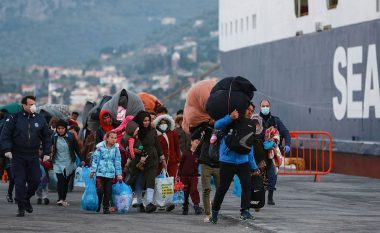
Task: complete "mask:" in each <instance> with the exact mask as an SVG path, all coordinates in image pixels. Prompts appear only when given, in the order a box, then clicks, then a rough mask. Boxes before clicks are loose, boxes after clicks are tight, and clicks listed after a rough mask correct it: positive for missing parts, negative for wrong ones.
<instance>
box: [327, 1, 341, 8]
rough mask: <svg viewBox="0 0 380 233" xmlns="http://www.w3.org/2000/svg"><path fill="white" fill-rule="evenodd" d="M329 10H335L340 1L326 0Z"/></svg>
mask: <svg viewBox="0 0 380 233" xmlns="http://www.w3.org/2000/svg"><path fill="white" fill-rule="evenodd" d="M326 2H327V9H329V10H330V9H335V8H336V7H337V6H338V0H326Z"/></svg>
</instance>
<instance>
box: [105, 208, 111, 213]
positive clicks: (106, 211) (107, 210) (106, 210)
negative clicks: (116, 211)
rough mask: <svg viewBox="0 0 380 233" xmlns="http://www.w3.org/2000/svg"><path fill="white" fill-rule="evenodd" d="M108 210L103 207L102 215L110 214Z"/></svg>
mask: <svg viewBox="0 0 380 233" xmlns="http://www.w3.org/2000/svg"><path fill="white" fill-rule="evenodd" d="M110 213H111V212H110V210H109V209H108V208H104V207H103V214H110Z"/></svg>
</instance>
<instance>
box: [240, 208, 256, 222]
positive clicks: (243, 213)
mask: <svg viewBox="0 0 380 233" xmlns="http://www.w3.org/2000/svg"><path fill="white" fill-rule="evenodd" d="M240 219H241V220H255V217H253V215H252V214H251V213H249V210H242V211H241V213H240Z"/></svg>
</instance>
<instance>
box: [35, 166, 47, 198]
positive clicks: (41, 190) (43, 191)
mask: <svg viewBox="0 0 380 233" xmlns="http://www.w3.org/2000/svg"><path fill="white" fill-rule="evenodd" d="M40 170H41V183H40V184H39V185H38V188H37V191H36V195H37V204H38V205H41V204H42V200H43V201H44V204H45V205H49V203H50V201H49V198H48V183H49V178H48V173H47V170H45V168H44V167H43V166H42V165H40Z"/></svg>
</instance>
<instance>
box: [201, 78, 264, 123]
mask: <svg viewBox="0 0 380 233" xmlns="http://www.w3.org/2000/svg"><path fill="white" fill-rule="evenodd" d="M254 91H257V89H256V88H255V86H253V84H252V83H251V82H250V81H249V80H247V79H245V78H243V77H241V76H237V77H228V78H224V79H222V80H220V81H219V82H218V83H217V84H216V85H215V86H214V87H213V88H212V90H211V93H210V97H209V98H208V100H207V104H206V110H207V112H208V114H210V116H211V117H212V118H213V119H215V120H219V119H220V118H223V117H224V116H225V115H228V114H230V113H231V112H233V111H234V110H235V109H236V110H237V111H238V112H239V113H240V114H241V115H243V114H244V112H245V110H246V109H247V107H248V105H249V103H250V101H251V99H252V98H253V94H254Z"/></svg>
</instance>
